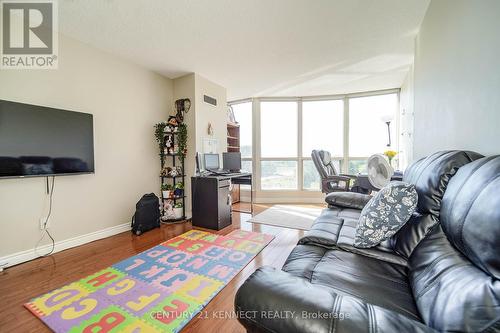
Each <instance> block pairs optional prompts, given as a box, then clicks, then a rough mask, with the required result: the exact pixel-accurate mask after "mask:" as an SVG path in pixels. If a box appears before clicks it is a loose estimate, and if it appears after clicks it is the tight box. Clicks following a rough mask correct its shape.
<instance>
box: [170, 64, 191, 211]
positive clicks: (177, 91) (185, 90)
mask: <svg viewBox="0 0 500 333" xmlns="http://www.w3.org/2000/svg"><path fill="white" fill-rule="evenodd" d="M194 85H195V75H194V73H192V74H188V75H185V76H182V77H180V78H177V79H175V80H174V100H177V99H181V98H189V99H190V100H191V108H190V109H189V111H188V112H187V113H185V114H184V123H185V124H186V127H187V134H188V140H187V145H186V148H187V155H186V159H185V160H184V168H185V170H184V171H185V174H186V180H185V184H184V188H185V189H186V191H185V193H186V215H187V216H191V177H192V176H193V175H194V173H195V169H196V161H195V154H196V137H197V136H196V103H195V86H194Z"/></svg>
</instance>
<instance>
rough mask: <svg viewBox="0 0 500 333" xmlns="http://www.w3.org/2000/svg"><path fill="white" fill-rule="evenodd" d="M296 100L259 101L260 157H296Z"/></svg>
mask: <svg viewBox="0 0 500 333" xmlns="http://www.w3.org/2000/svg"><path fill="white" fill-rule="evenodd" d="M297 123H298V119H297V102H262V103H260V131H261V132H260V133H261V134H260V137H261V156H262V157H297Z"/></svg>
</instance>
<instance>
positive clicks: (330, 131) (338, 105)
mask: <svg viewBox="0 0 500 333" xmlns="http://www.w3.org/2000/svg"><path fill="white" fill-rule="evenodd" d="M313 149H316V150H327V151H329V152H330V154H332V156H334V157H342V156H343V151H344V101H343V100H328V101H310V102H303V103H302V156H303V157H311V152H312V150H313Z"/></svg>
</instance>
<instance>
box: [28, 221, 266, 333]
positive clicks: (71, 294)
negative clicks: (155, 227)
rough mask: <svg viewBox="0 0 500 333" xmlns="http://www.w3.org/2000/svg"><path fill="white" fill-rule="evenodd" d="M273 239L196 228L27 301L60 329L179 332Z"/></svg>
mask: <svg viewBox="0 0 500 333" xmlns="http://www.w3.org/2000/svg"><path fill="white" fill-rule="evenodd" d="M272 239H273V236H270V235H265V234H260V233H255V232H250V231H243V230H235V231H233V232H231V233H230V234H228V235H226V236H221V235H215V234H212V233H209V232H204V231H199V230H191V231H188V232H186V233H184V234H182V235H180V236H178V237H175V238H172V239H170V240H168V241H166V242H164V243H162V244H160V245H157V246H155V247H153V248H151V249H149V250H147V251H144V252H142V253H139V254H138V255H135V256H133V257H130V258H128V259H125V260H123V261H121V262H118V263H116V264H115V265H112V266H110V267H108V268H105V269H103V270H101V271H99V272H96V273H94V274H92V275H90V276H87V277H85V278H83V279H81V280H79V281H75V282H73V283H70V284H68V285H65V286H63V287H61V288H59V289H56V290H53V291H51V292H49V293H47V294H44V295H42V296H39V297H37V298H35V299H33V300H32V301H31V302H28V303H26V304H24V306H25V307H26V308H27V309H28V310H30V311H31V312H32V313H33V314H34V315H35V316H37V317H38V318H39V319H40V320H42V321H43V322H44V323H45V324H46V325H47V326H48V327H50V328H51V329H52V330H53V331H54V332H89V333H90V332H135V333H138V332H178V331H180V330H181V329H182V327H184V326H185V325H186V324H187V323H188V322H189V321H190V320H191V319H192V318H193V317H194V316H196V315H197V314H198V313H199V312H200V311H201V310H202V309H203V307H204V306H205V305H206V304H208V302H210V300H211V299H212V298H213V297H215V295H217V293H218V292H219V291H220V290H221V289H222V288H224V286H225V285H226V284H227V283H228V282H229V281H230V280H231V279H232V278H233V277H234V276H235V275H236V274H238V272H239V271H241V269H243V267H245V266H246V265H247V264H248V263H249V262H250V261H251V260H252V259H253V258H254V257H255V256H256V255H257V254H258V253H259V252H260V251H261V250H262V249H263V248H264V247H266V245H267V244H269V242H270V241H271V240H272Z"/></svg>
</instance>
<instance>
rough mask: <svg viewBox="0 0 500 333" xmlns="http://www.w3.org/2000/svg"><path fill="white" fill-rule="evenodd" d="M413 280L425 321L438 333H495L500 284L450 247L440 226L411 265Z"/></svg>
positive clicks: (499, 315) (415, 253) (498, 320)
mask: <svg viewBox="0 0 500 333" xmlns="http://www.w3.org/2000/svg"><path fill="white" fill-rule="evenodd" d="M408 267H409V280H410V282H411V283H410V285H411V287H412V291H413V295H414V297H415V302H416V304H417V307H418V310H419V313H420V315H421V316H422V319H423V321H424V322H425V323H426V324H427V325H429V326H431V327H433V328H434V329H436V330H438V331H447V332H488V329H489V330H490V331H491V332H495V329H494V328H493V327H495V326H494V325H496V330H498V329H499V326H498V325H500V283H499V281H498V280H496V279H492V278H491V276H489V275H488V274H486V273H484V272H483V271H482V270H480V269H478V268H477V267H476V266H475V265H474V264H473V263H472V262H470V261H469V260H468V259H467V258H466V257H465V256H464V255H462V253H461V252H459V251H457V250H456V249H455V248H454V247H453V245H451V244H450V242H449V241H448V239H447V237H446V235H445V234H444V233H443V231H442V228H441V225H439V224H438V225H436V226H435V227H434V229H432V231H431V233H430V234H429V235H428V236H427V237H425V238H424V239H423V240H422V241H421V242H420V244H419V245H418V246H417V248H416V249H415V251H413V253H412V255H411V257H410V260H409V261H408Z"/></svg>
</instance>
